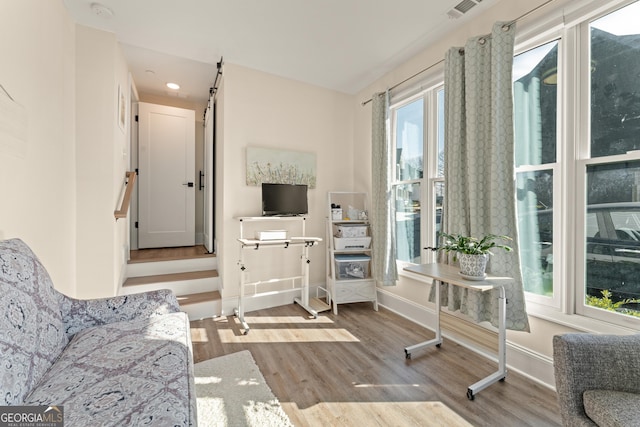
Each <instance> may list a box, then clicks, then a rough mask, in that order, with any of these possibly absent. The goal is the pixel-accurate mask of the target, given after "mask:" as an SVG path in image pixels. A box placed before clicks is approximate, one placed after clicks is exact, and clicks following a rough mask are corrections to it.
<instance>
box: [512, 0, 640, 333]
mask: <svg viewBox="0 0 640 427" xmlns="http://www.w3.org/2000/svg"><path fill="white" fill-rule="evenodd" d="M576 13H577V12H576ZM580 13H587V14H588V13H589V12H587V11H586V9H583V11H582V12H580ZM599 13H600V14H599V15H597V16H595V15H594V14H595V12H593V13H592V14H591V15H590V17H589V16H588V15H583V17H582V18H581V17H578V16H574V17H573V18H572V22H576V23H577V24H575V25H574V26H571V27H566V28H564V29H562V30H552V31H550V32H549V33H548V34H546V36H544V37H543V36H541V35H538V37H540V38H539V39H538V40H541V41H538V42H531V43H532V44H530V45H527V43H529V41H526V40H525V41H520V46H521V47H520V49H519V50H518V51H517V53H518V54H517V55H516V56H515V57H514V68H513V96H514V123H515V145H516V146H515V166H516V192H517V193H516V205H517V211H518V226H519V242H518V243H519V247H520V257H521V265H522V272H523V281H524V287H525V291H526V293H527V300H528V302H533V303H534V304H530V305H529V308H532V307H539V306H546V307H554V308H555V309H557V310H560V309H562V310H563V311H565V312H568V313H569V314H581V315H584V316H587V317H589V318H594V319H600V320H605V321H607V322H611V323H615V324H618V325H626V326H631V327H633V328H638V327H639V325H640V323H639V322H638V319H637V317H640V79H639V78H638V76H639V75H640V29H639V28H638V25H637V22H636V21H637V19H636V17H637V16H640V2H633V3H628V4H627V5H626V6H623V7H618V8H617V10H613V11H610V12H609V13H604V14H603V13H601V12H599ZM554 31H555V32H554ZM529 34H532V33H531V32H530V33H529ZM567 40H568V42H567ZM533 43H535V44H533ZM535 310H537V308H533V311H534V312H535ZM545 313H548V311H545Z"/></svg>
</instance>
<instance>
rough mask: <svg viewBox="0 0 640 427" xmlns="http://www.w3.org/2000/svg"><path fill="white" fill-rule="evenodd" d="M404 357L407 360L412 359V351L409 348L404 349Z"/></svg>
mask: <svg viewBox="0 0 640 427" xmlns="http://www.w3.org/2000/svg"><path fill="white" fill-rule="evenodd" d="M404 358H405V359H407V360H411V353H409V352H408V351H407V350H405V351H404Z"/></svg>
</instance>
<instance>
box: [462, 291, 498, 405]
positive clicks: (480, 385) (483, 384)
mask: <svg viewBox="0 0 640 427" xmlns="http://www.w3.org/2000/svg"><path fill="white" fill-rule="evenodd" d="M498 290H499V291H500V295H499V296H498V371H497V372H495V373H493V374H491V375H489V376H488V377H486V378H483V379H481V380H480V381H478V382H477V383H475V384H473V385H471V386H469V388H468V389H467V398H468V399H469V400H473V399H474V395H475V394H476V393H478V392H479V391H480V390H483V389H485V388H487V387H488V386H490V385H491V384H493V383H495V382H497V381H503V380H504V379H505V378H506V376H507V327H506V323H507V297H506V294H505V290H504V286H500V287H499V288H498Z"/></svg>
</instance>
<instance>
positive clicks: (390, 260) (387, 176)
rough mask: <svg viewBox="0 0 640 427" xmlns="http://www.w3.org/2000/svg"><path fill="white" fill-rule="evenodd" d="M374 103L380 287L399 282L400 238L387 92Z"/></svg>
mask: <svg viewBox="0 0 640 427" xmlns="http://www.w3.org/2000/svg"><path fill="white" fill-rule="evenodd" d="M371 102H372V110H373V117H372V120H371V122H372V129H371V145H372V149H371V151H372V153H371V161H372V163H371V171H372V191H373V194H372V197H371V199H372V200H371V201H372V203H371V205H372V206H371V212H370V215H371V234H372V237H373V243H372V248H373V259H372V262H371V263H372V271H373V278H374V279H375V281H376V283H377V284H381V285H383V286H394V285H395V284H396V281H397V280H398V269H397V266H396V244H395V243H396V239H395V224H394V211H393V197H392V191H391V184H390V183H391V172H392V166H391V155H390V154H391V150H390V147H389V143H390V141H389V125H388V114H387V112H388V105H389V95H388V92H387V93H376V94H374V95H373V97H372V98H371Z"/></svg>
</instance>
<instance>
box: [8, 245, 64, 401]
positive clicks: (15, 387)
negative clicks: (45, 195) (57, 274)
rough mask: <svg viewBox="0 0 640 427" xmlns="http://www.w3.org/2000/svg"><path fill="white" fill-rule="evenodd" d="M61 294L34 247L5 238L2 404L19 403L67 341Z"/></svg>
mask: <svg viewBox="0 0 640 427" xmlns="http://www.w3.org/2000/svg"><path fill="white" fill-rule="evenodd" d="M60 301H61V299H60V294H59V293H58V292H56V291H55V290H54V289H53V284H52V283H51V279H50V277H49V274H47V272H46V270H45V269H44V267H43V266H42V264H41V263H40V261H38V258H36V256H35V255H34V254H33V252H32V251H31V249H29V247H27V245H26V244H24V243H23V242H22V241H20V240H6V241H0V313H1V314H0V360H1V363H0V390H1V391H2V395H1V396H0V405H19V404H21V403H22V402H23V400H24V398H25V396H26V395H27V394H28V393H29V391H30V390H31V389H32V388H33V387H34V386H35V385H36V384H37V383H38V382H39V381H40V380H41V379H42V377H43V375H44V374H45V372H46V371H47V370H48V369H49V368H50V367H51V365H52V364H53V362H54V361H55V360H56V359H57V357H58V355H59V354H60V353H61V352H62V350H63V349H64V347H65V346H66V345H67V342H68V339H67V335H66V334H65V331H64V324H63V320H62V312H61V310H60Z"/></svg>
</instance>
